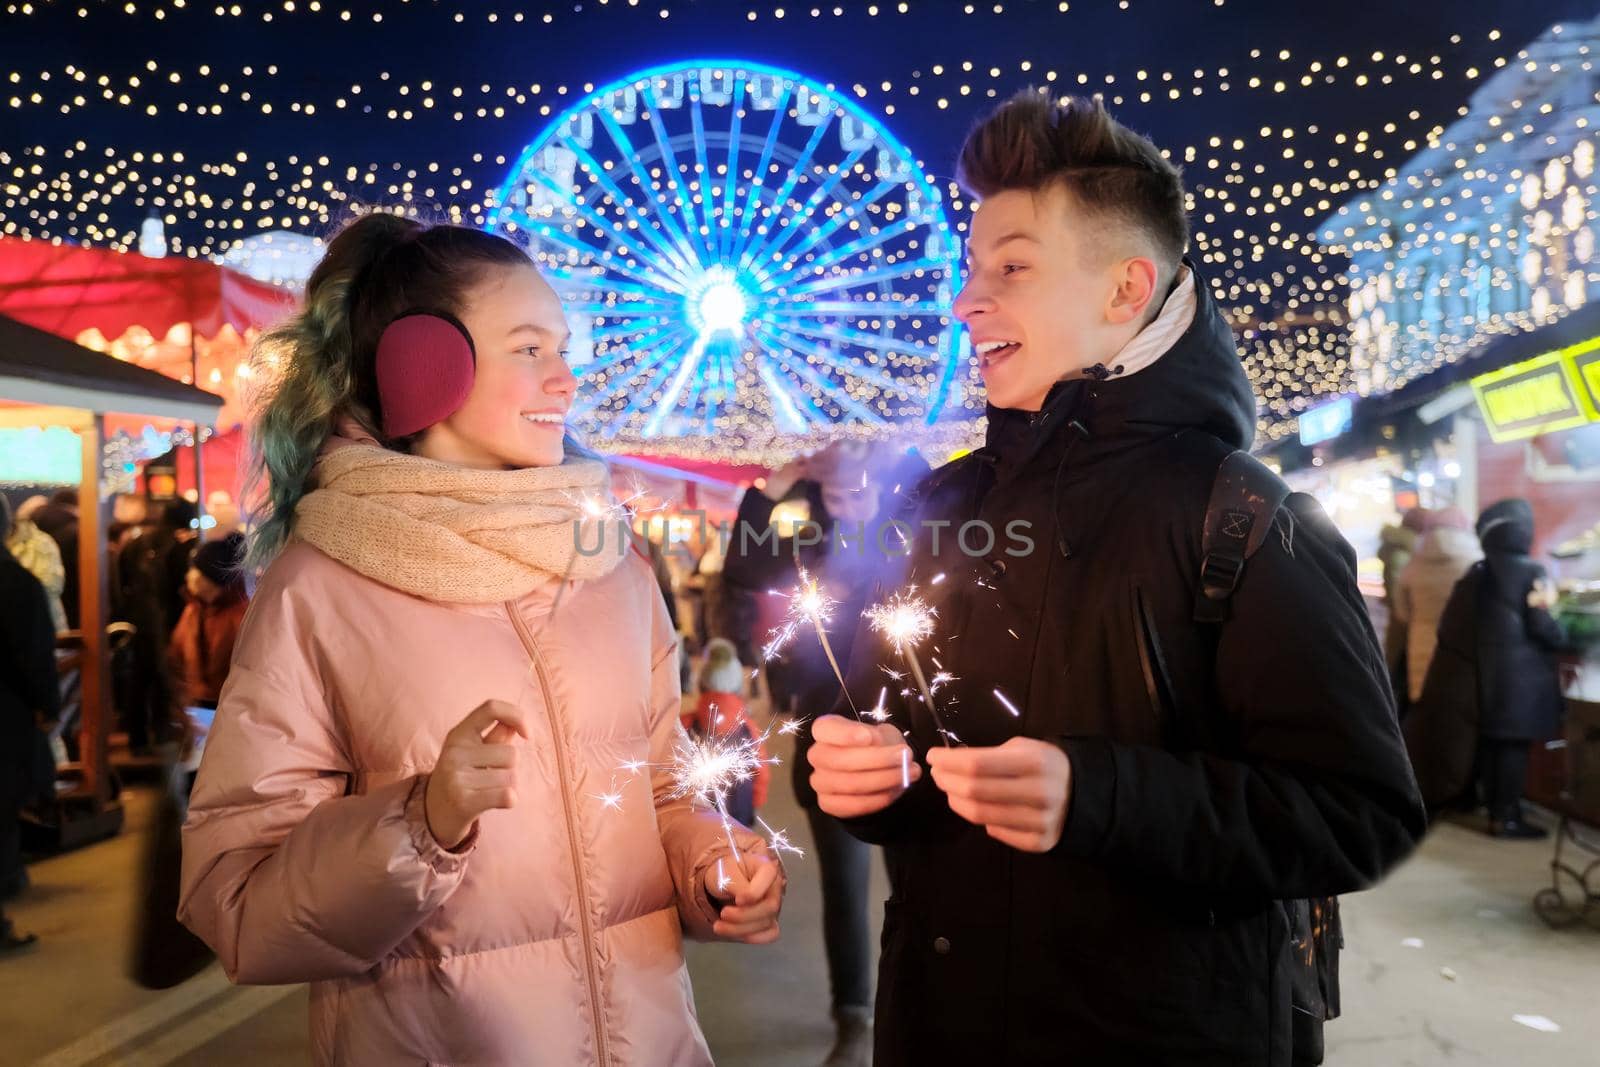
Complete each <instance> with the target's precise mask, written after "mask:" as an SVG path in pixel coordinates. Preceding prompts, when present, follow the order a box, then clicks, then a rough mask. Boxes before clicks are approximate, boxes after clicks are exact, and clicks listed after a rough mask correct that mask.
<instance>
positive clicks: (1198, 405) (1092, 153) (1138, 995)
mask: <svg viewBox="0 0 1600 1067" xmlns="http://www.w3.org/2000/svg"><path fill="white" fill-rule="evenodd" d="M959 168H960V169H959V174H960V179H961V181H962V183H963V185H964V186H965V187H966V188H967V189H968V191H969V192H970V193H971V194H972V195H973V197H974V199H975V200H977V201H979V202H980V204H981V206H980V207H979V208H978V210H977V211H976V213H975V215H974V216H973V220H972V229H971V239H970V241H969V244H968V258H969V263H968V266H969V272H968V277H967V280H966V284H965V287H964V288H963V290H962V292H961V294H960V296H959V297H958V298H957V300H956V302H955V313H956V316H957V317H958V318H960V319H961V321H962V322H963V323H964V324H965V325H966V327H967V329H968V330H969V331H970V333H971V336H972V345H973V351H974V353H975V354H976V357H977V359H978V360H979V366H980V370H981V373H982V375H983V379H984V383H985V385H986V386H987V389H988V402H989V407H988V420H989V421H988V430H987V443H986V444H985V445H984V447H983V448H981V449H979V450H978V451H976V452H974V453H973V454H972V455H970V456H968V457H965V458H963V459H961V460H958V461H956V462H954V463H951V464H949V465H948V466H947V467H945V468H944V469H942V470H940V471H937V472H935V473H934V474H933V475H932V476H930V478H928V479H927V480H926V481H925V482H924V483H923V485H922V486H921V487H920V490H919V492H918V494H917V500H916V503H915V508H914V510H913V511H912V512H911V513H910V514H909V515H908V516H907V518H908V521H910V522H911V524H912V527H913V529H914V530H916V531H917V532H918V536H917V537H916V539H915V541H914V549H913V552H912V554H911V556H910V557H909V559H908V561H907V565H908V573H907V575H906V576H905V581H906V582H908V583H910V582H915V583H919V589H918V592H919V593H920V594H922V595H925V596H928V597H930V598H936V603H935V607H936V609H937V612H938V616H937V629H936V633H935V634H934V635H933V636H932V637H930V638H928V639H927V640H926V641H925V642H923V644H922V645H921V646H919V649H920V651H917V652H916V654H917V655H918V656H919V658H920V660H921V665H922V666H924V667H926V669H927V672H928V673H931V672H932V671H933V670H934V669H935V667H937V668H938V669H943V670H947V671H948V672H950V673H951V674H953V675H954V676H955V677H954V680H952V681H949V682H948V683H947V684H945V685H943V686H939V687H937V688H936V690H935V692H934V701H935V708H934V709H932V710H930V709H928V708H926V707H925V702H924V700H923V699H922V698H921V697H920V695H919V687H917V686H916V685H913V684H910V683H908V682H899V683H896V682H889V687H890V694H891V697H890V701H889V704H888V708H889V710H890V711H891V712H892V714H893V721H892V722H891V723H885V724H882V725H874V724H872V723H871V722H870V721H869V722H860V721H856V720H855V719H854V718H853V717H846V716H844V715H834V716H826V717H823V718H821V719H819V720H817V721H816V722H815V723H814V724H813V736H814V739H815V744H814V745H813V747H812V749H811V752H810V756H809V760H810V763H811V765H812V768H813V772H812V777H811V781H812V785H813V787H814V788H815V789H816V791H817V794H818V797H819V803H820V805H821V807H822V809H823V810H824V811H827V812H829V813H831V814H833V815H836V816H839V817H841V818H843V819H845V820H847V825H849V827H850V828H851V830H852V832H853V833H855V834H856V835H857V836H859V837H861V838H862V839H864V840H867V841H871V842H875V843H880V844H883V845H885V846H887V855H888V859H889V863H890V866H891V868H892V869H893V871H894V884H895V887H896V895H895V897H894V898H892V899H891V900H890V901H889V902H888V905H887V908H886V915H885V923H884V932H883V953H882V958H881V964H880V968H881V969H880V975H879V983H878V989H879V993H878V1001H877V1027H876V1029H877V1039H876V1045H877V1048H876V1055H877V1060H876V1062H877V1063H878V1064H879V1065H880V1067H883V1065H893V1064H901V1063H905V1064H913V1063H915V1064H926V1063H940V1064H944V1063H951V1064H955V1063H1004V1064H1010V1065H1019V1064H1060V1063H1086V1064H1089V1063H1092V1064H1108V1063H1116V1064H1121V1063H1127V1064H1141V1065H1151V1064H1167V1063H1171V1064H1217V1065H1223V1064H1226V1065H1228V1067H1240V1065H1254V1064H1263V1065H1265V1064H1272V1065H1277V1064H1291V1063H1316V1062H1320V1060H1321V1054H1322V1048H1321V1044H1322V1026H1321V1023H1322V1020H1323V1019H1324V1018H1327V1017H1331V1015H1332V1014H1334V1013H1336V1010H1337V1003H1336V1001H1337V995H1336V994H1337V972H1336V970H1335V969H1334V962H1335V959H1336V957H1335V956H1334V955H1333V954H1334V953H1335V952H1336V950H1337V947H1338V944H1339V932H1338V926H1337V911H1336V910H1335V907H1334V904H1335V902H1334V901H1333V900H1331V899H1330V898H1332V897H1333V896H1335V895H1336V894H1339V893H1347V892H1350V891H1352V890H1356V889H1361V888H1364V887H1366V886H1369V885H1371V884H1372V883H1373V882H1374V881H1375V880H1376V879H1378V878H1379V877H1380V876H1381V875H1383V874H1384V872H1386V871H1387V870H1388V869H1389V868H1390V867H1391V866H1393V865H1394V864H1395V863H1396V862H1397V861H1399V860H1400V859H1401V858H1402V857H1404V856H1405V855H1406V854H1407V853H1408V852H1409V851H1410V849H1411V847H1412V846H1413V844H1414V843H1415V842H1416V841H1417V839H1418V838H1419V837H1420V836H1421V835H1422V832H1423V828H1424V817H1423V809H1422V805H1421V802H1420V800H1419V798H1418V795H1417V790H1416V785H1415V783H1414V781H1413V779H1412V776H1411V771H1410V768H1409V766H1408V762H1407V759H1406V754H1405V749H1404V747H1403V744H1402V742H1401V738H1400V732H1399V729H1398V727H1397V725H1396V721H1395V712H1394V706H1393V697H1392V695H1391V692H1390V689H1389V685H1388V681H1387V675H1386V673H1385V671H1384V664H1383V658H1382V654H1381V652H1380V651H1379V649H1378V646H1377V641H1376V638H1375V636H1374V634H1373V631H1372V627H1371V625H1370V623H1369V621H1368V619H1367V615H1366V612H1365V609H1364V607H1363V603H1362V599H1361V595H1360V593H1359V592H1358V591H1357V587H1356V575H1355V557H1354V554H1353V552H1352V551H1351V549H1350V547H1349V545H1347V544H1346V543H1345V541H1344V540H1343V539H1342V538H1341V537H1340V536H1339V534H1338V532H1337V531H1336V530H1334V528H1333V527H1332V525H1331V524H1330V523H1329V522H1328V520H1327V518H1326V517H1325V516H1324V514H1323V513H1322V511H1321V510H1320V509H1319V508H1318V507H1317V505H1316V503H1315V502H1314V501H1312V500H1311V499H1310V498H1309V497H1305V496H1302V495H1298V494H1295V495H1289V494H1288V492H1287V489H1286V488H1284V487H1283V485H1282V483H1281V482H1280V481H1278V480H1277V479H1276V478H1275V477H1273V476H1272V475H1271V474H1270V473H1269V472H1267V471H1266V470H1265V468H1263V467H1261V466H1260V465H1259V464H1257V463H1255V462H1254V461H1253V460H1250V459H1249V458H1248V456H1244V455H1242V454H1240V450H1245V449H1248V447H1249V445H1250V442H1251V439H1252V437H1253V435H1254V425H1255V415H1256V405H1255V399H1254V396H1253V395H1252V392H1251V389H1250V383H1249V381H1248V379H1247V377H1246V375H1245V372H1244V369H1243V367H1242V366H1241V365H1240V360H1239V354H1238V351H1237V349H1236V347H1235V344H1234V339H1233V336H1232V334H1231V333H1230V331H1229V328H1228V325H1227V322H1226V320H1225V318H1224V316H1223V313H1222V311H1221V309H1219V308H1218V307H1217V305H1216V303H1215V300H1214V298H1213V295H1212V292H1211V289H1210V287H1209V285H1208V284H1207V283H1206V281H1205V279H1203V278H1202V277H1201V276H1200V275H1199V272H1198V270H1197V269H1196V267H1195V265H1194V264H1193V263H1192V262H1190V261H1189V260H1187V259H1185V258H1184V249H1185V247H1186V245H1187V243H1188V239H1189V228H1188V222H1187V218H1186V215H1185V210H1184V191H1183V185H1182V182H1181V179H1180V177H1179V174H1178V171H1177V170H1176V169H1175V168H1174V167H1173V166H1172V165H1171V164H1170V163H1169V162H1168V161H1167V160H1166V159H1165V158H1164V157H1163V156H1162V155H1161V153H1160V152H1159V151H1158V150H1157V149H1156V148H1155V146H1154V145H1152V144H1151V143H1150V142H1149V141H1148V140H1146V139H1144V138H1143V137H1140V136H1139V135H1137V134H1135V133H1132V132H1130V131H1129V130H1127V129H1126V128H1124V127H1123V126H1121V125H1120V124H1118V123H1117V122H1116V121H1115V120H1114V119H1113V118H1111V116H1110V115H1108V114H1107V113H1106V111H1105V110H1104V108H1103V107H1102V106H1101V104H1100V103H1099V102H1097V101H1089V100H1072V101H1069V102H1068V103H1066V104H1064V105H1057V104H1056V103H1054V102H1053V101H1050V100H1048V99H1046V98H1044V97H1042V96H1040V95H1038V94H1036V93H1033V92H1027V93H1023V94H1020V95H1018V96H1017V97H1015V98H1014V99H1012V100H1011V101H1009V102H1008V103H1006V104H1004V105H1002V106H1001V107H1000V108H999V109H998V110H997V111H995V112H994V113H993V114H992V115H991V116H990V117H989V118H988V119H986V120H985V121H983V122H982V123H981V124H980V125H979V126H978V127H977V128H976V129H974V130H973V132H972V133H971V134H970V135H969V137H968V139H967V142H966V144H965V146H964V148H963V149H962V153H961V160H960V164H959ZM1019 521H1020V522H1022V523H1025V524H1026V526H1025V527H1017V526H1015V525H1013V524H1015V523H1017V522H1019ZM968 523H976V524H979V525H976V526H966V524H968ZM942 524H947V525H942ZM963 527H966V528H965V530H963ZM934 528H937V529H938V530H939V531H940V532H942V536H940V537H939V538H938V539H937V547H935V544H934V539H933V538H932V537H930V536H927V533H928V532H931V530H932V529H934ZM985 529H987V530H989V531H992V536H993V545H994V548H993V550H990V551H985V549H986V548H987V544H988V538H987V537H986V536H985V534H984V532H983V531H984V530H985ZM1017 529H1026V530H1027V531H1028V540H1030V541H1031V542H1032V551H1026V550H1025V548H1026V546H1023V547H1022V548H1020V549H1019V547H1018V544H1017V538H1016V537H1014V536H1010V534H1011V533H1013V532H1014V531H1015V530H1017ZM963 533H964V536H961V535H962V534H963ZM941 574H942V575H943V577H942V578H939V577H938V576H939V575H941ZM893 591H894V589H893V588H892V587H890V588H884V589H881V590H880V596H886V595H887V594H889V593H892V592H893ZM935 660H936V661H937V663H934V662H933V661H935ZM907 667H908V664H906V663H905V661H904V657H903V656H902V655H900V654H898V653H897V652H896V650H895V649H894V648H893V647H891V646H889V645H888V644H886V643H885V642H884V641H883V639H881V638H879V637H876V636H875V635H873V634H871V633H866V634H863V635H862V636H861V637H860V638H859V640H858V643H857V645H856V648H855V651H854V653H853V655H852V657H851V674H850V683H851V684H850V688H851V691H852V693H853V694H854V697H855V704H856V706H857V707H862V708H869V707H872V706H873V705H874V703H875V702H876V700H877V697H878V693H879V689H880V687H881V686H883V685H884V684H885V682H886V681H887V678H886V671H892V672H897V673H899V674H901V675H902V676H904V675H905V673H906V669H907ZM897 688H898V689H899V690H900V692H899V693H898V694H896V689H897ZM934 711H936V712H937V717H936V716H935V714H934V713H933V712H934ZM940 721H942V722H943V725H944V726H945V727H947V728H948V732H947V733H946V732H943V731H941V730H940V728H939V726H938V723H939V722H940ZM952 735H953V736H952ZM946 742H949V743H948V745H947V744H946ZM908 744H909V746H910V748H911V750H912V751H911V757H910V760H911V762H910V763H909V766H903V765H902V759H903V758H905V757H904V755H903V750H904V749H905V748H906V747H907V745H908ZM908 779H909V788H905V787H904V786H903V783H904V782H906V781H907V780H908Z"/></svg>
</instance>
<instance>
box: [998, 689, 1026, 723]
mask: <svg viewBox="0 0 1600 1067" xmlns="http://www.w3.org/2000/svg"><path fill="white" fill-rule="evenodd" d="M994 698H995V699H996V700H998V701H999V702H1000V706H1001V707H1002V708H1005V709H1006V710H1007V711H1009V712H1010V713H1011V715H1012V717H1013V718H1016V719H1020V718H1022V709H1020V708H1018V707H1017V706H1016V705H1015V704H1013V703H1011V698H1010V697H1008V696H1006V695H1005V694H1004V693H1002V692H1000V690H998V689H996V690H995V691H994Z"/></svg>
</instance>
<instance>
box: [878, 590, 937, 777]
mask: <svg viewBox="0 0 1600 1067" xmlns="http://www.w3.org/2000/svg"><path fill="white" fill-rule="evenodd" d="M916 592H917V588H916V586H911V587H910V588H909V589H907V590H905V591H904V592H899V593H896V594H895V595H894V596H893V597H891V598H890V599H889V601H888V602H887V603H884V604H874V605H872V607H870V608H868V609H867V610H866V612H865V613H864V616H863V617H864V618H865V619H866V620H867V625H869V626H871V627H872V628H873V629H874V630H876V631H877V632H878V633H880V634H882V635H883V636H884V637H887V638H888V639H889V642H890V643H891V644H893V645H894V647H895V649H896V651H898V652H899V653H900V655H901V656H902V657H903V658H904V659H905V661H906V666H907V667H909V668H910V669H911V677H912V678H913V679H915V680H916V683H917V689H918V690H919V691H920V692H921V693H922V699H923V702H924V703H926V704H927V705H928V713H929V714H930V715H932V716H933V723H934V726H936V727H937V728H938V731H939V739H940V740H941V741H943V742H944V744H945V747H947V748H948V747H949V745H950V738H951V737H953V736H954V735H953V734H951V733H950V731H949V730H947V729H945V725H944V720H942V719H941V718H940V717H939V709H938V708H937V707H935V706H934V703H933V692H932V690H931V689H929V687H928V679H927V677H926V676H925V675H924V674H923V673H922V662H921V661H920V660H918V659H917V646H918V645H919V644H921V643H922V642H923V641H925V640H927V638H929V637H931V636H932V635H933V620H934V616H935V614H936V612H935V611H934V609H933V608H931V607H929V606H928V603H927V601H925V600H923V599H922V598H921V597H919V596H917V595H916Z"/></svg>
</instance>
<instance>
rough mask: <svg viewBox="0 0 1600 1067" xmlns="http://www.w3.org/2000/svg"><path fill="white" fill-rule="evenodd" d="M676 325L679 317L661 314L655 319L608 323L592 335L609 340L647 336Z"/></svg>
mask: <svg viewBox="0 0 1600 1067" xmlns="http://www.w3.org/2000/svg"><path fill="white" fill-rule="evenodd" d="M676 325H678V321H677V319H675V318H671V317H668V316H660V317H657V318H654V319H646V320H645V321H643V322H626V323H624V322H618V323H614V324H608V325H605V326H602V327H600V328H599V329H597V330H595V331H593V333H592V334H591V335H590V336H592V337H594V338H595V339H597V340H608V339H610V338H613V337H630V336H637V337H647V336H649V335H650V334H652V333H655V332H656V331H658V330H662V329H666V328H668V327H671V326H676Z"/></svg>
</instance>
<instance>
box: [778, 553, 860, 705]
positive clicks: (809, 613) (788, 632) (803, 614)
mask: <svg viewBox="0 0 1600 1067" xmlns="http://www.w3.org/2000/svg"><path fill="white" fill-rule="evenodd" d="M772 595H773V596H784V595H785V594H783V593H778V592H773V593H772ZM787 596H788V599H789V613H788V615H787V616H785V618H784V621H783V625H782V626H779V627H777V628H775V629H773V630H772V632H771V633H770V634H768V636H767V645H766V647H765V648H763V649H762V650H761V655H762V657H763V658H765V659H767V660H771V659H772V657H774V656H776V655H777V654H778V653H779V652H781V651H782V650H783V649H784V647H785V646H787V645H788V644H789V642H790V641H792V640H794V636H795V634H797V633H799V632H800V630H801V629H802V628H803V627H805V626H808V625H809V626H810V627H811V628H812V629H814V630H816V632H817V640H818V641H820V642H821V643H822V651H823V652H824V653H825V654H826V655H827V657H828V666H830V667H832V668H833V676H834V677H835V678H837V679H839V689H840V691H841V692H843V693H844V698H845V700H846V701H848V702H849V704H850V710H851V711H853V712H855V715H856V718H858V719H859V718H861V711H860V709H859V708H857V707H856V702H855V700H854V699H853V698H852V697H851V696H850V689H849V687H848V686H847V685H845V681H844V671H843V670H842V669H840V667H839V659H838V657H837V656H835V655H834V654H833V645H832V644H831V643H830V642H829V641H828V629H827V623H828V621H829V620H830V619H832V618H833V609H834V608H835V607H837V606H838V603H839V602H838V601H837V600H835V599H833V597H831V596H829V595H828V594H827V593H824V592H823V591H822V588H821V586H819V585H818V584H817V580H816V579H815V578H813V577H812V576H811V574H810V572H809V571H807V570H806V569H805V568H804V567H801V568H800V584H799V585H797V586H795V587H794V590H793V591H792V592H790V593H788V594H787Z"/></svg>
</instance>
